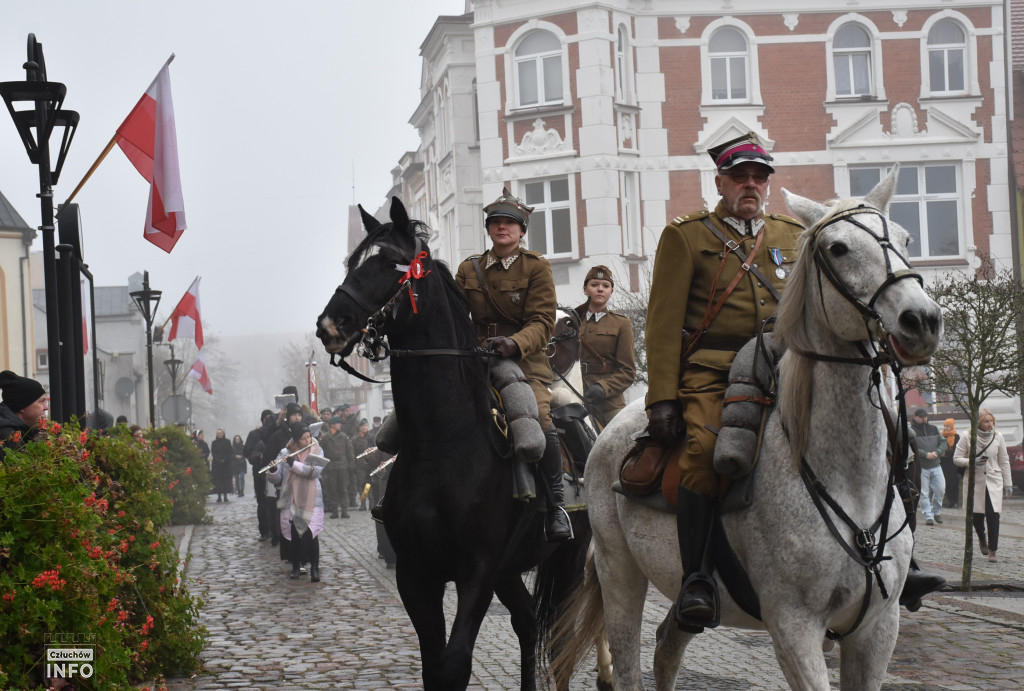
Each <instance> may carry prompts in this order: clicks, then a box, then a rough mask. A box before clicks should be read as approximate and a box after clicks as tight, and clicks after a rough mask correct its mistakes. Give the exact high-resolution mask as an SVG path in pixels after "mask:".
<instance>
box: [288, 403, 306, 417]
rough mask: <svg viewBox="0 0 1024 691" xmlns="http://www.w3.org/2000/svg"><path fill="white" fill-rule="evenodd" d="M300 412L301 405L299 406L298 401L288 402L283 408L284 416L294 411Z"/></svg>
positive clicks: (292, 413)
mask: <svg viewBox="0 0 1024 691" xmlns="http://www.w3.org/2000/svg"><path fill="white" fill-rule="evenodd" d="M301 412H302V406H300V405H299V404H298V403H289V404H288V405H286V406H285V408H284V414H285V416H288V415H294V414H295V413H301Z"/></svg>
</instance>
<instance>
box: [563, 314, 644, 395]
mask: <svg viewBox="0 0 1024 691" xmlns="http://www.w3.org/2000/svg"><path fill="white" fill-rule="evenodd" d="M576 313H577V314H578V315H579V316H580V319H581V322H580V370H581V372H582V374H583V391H584V392H586V390H587V389H589V388H590V387H591V386H593V385H594V384H600V385H601V388H602V389H604V393H605V400H604V401H602V402H601V403H602V404H603V405H604V407H607V408H615V409H618V408H622V407H623V406H625V405H626V399H625V398H624V397H623V395H622V392H623V391H625V390H626V389H628V388H629V387H630V386H632V384H633V380H634V379H635V378H636V356H635V354H634V352H633V324H632V323H631V322H630V321H629V318H627V317H625V316H623V315H621V314H618V313H616V312H611V311H606V312H605V315H604V316H603V317H601V319H600V321H594V320H593V319H591V320H589V321H588V320H587V305H586V303H584V304H582V305H580V306H579V307H577V308H576ZM584 344H585V345H584ZM588 346H589V347H588Z"/></svg>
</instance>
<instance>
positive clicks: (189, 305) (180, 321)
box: [167, 276, 203, 350]
mask: <svg viewBox="0 0 1024 691" xmlns="http://www.w3.org/2000/svg"><path fill="white" fill-rule="evenodd" d="M199 280H200V278H199V276H196V280H194V281H192V285H190V286H189V288H188V290H187V291H185V294H184V295H182V296H181V300H179V301H178V306H177V307H175V308H174V311H173V312H171V316H170V317H169V318H168V321H169V322H171V333H170V335H169V336H168V337H167V340H168V341H173V340H174V339H175V338H191V339H192V340H194V341H195V342H196V350H202V349H203V322H202V320H201V319H200V317H199Z"/></svg>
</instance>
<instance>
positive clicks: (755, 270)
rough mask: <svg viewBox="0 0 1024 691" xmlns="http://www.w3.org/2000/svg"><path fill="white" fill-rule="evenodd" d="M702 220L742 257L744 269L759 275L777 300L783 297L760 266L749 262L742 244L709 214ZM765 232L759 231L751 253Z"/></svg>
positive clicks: (730, 248) (729, 248) (759, 278)
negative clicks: (719, 227) (731, 237)
mask: <svg viewBox="0 0 1024 691" xmlns="http://www.w3.org/2000/svg"><path fill="white" fill-rule="evenodd" d="M700 220H701V221H702V222H703V223H704V225H706V226H707V227H708V230H710V231H711V232H712V233H714V235H715V237H716V238H718V239H719V240H721V241H722V243H723V244H724V245H725V247H726V249H727V250H729V251H731V252H733V253H735V254H736V256H737V257H739V258H740V261H741V262H743V270H744V271H750V273H752V274H754V275H755V276H756V277H757V280H759V281H761V283H762V284H764V287H765V288H767V289H768V292H769V293H771V294H772V297H773V298H775V299H776V300H781V299H782V294H781V293H779V291H777V290H776V289H775V286H774V285H773V284H772V282H771V281H770V280H768V277H767V276H765V275H764V274H763V273H761V270H760V269H759V268H757V267H756V266H754V265H753V264H750V263H748V262H747V255H746V254H745V253H744V252H743V248H742V247H740V245H739V244H738V243H737V242H735V241H734V240H730V239H728V238H727V237H725V235H724V234H722V231H720V230H719V229H718V228H716V227H715V224H714V223H712V222H711V221H710V220H709V219H708V217H707V216H705V217H704V218H702V219H700ZM764 232H765V230H764V229H762V230H761V232H760V233H758V238H757V244H755V245H754V247H755V249H754V252H752V253H751V254H753V253H756V252H757V249H756V248H757V247H758V246H759V245H760V241H761V239H762V238H763V235H764Z"/></svg>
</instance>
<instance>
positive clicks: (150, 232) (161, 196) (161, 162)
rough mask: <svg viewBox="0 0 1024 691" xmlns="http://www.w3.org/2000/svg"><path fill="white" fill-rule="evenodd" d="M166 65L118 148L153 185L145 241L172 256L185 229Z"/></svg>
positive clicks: (124, 128)
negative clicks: (172, 251) (172, 250)
mask: <svg viewBox="0 0 1024 691" xmlns="http://www.w3.org/2000/svg"><path fill="white" fill-rule="evenodd" d="M173 59H174V56H173V55H171V57H170V59H168V60H167V62H166V63H165V64H164V66H163V69H161V70H160V73H159V74H157V76H156V79H154V80H153V83H152V84H150V85H149V88H148V89H146V93H145V94H143V95H142V98H140V99H139V102H138V103H136V104H135V107H134V108H133V109H132V112H131V113H129V114H128V117H127V118H125V119H124V122H122V123H121V126H120V127H118V128H117V145H118V146H119V147H121V150H122V151H124V153H125V155H126V156H127V157H128V160H129V161H131V162H132V165H134V166H135V169H136V170H138V171H139V173H140V174H141V175H142V177H144V178H146V181H147V182H149V183H150V190H149V206H148V208H147V209H146V224H145V230H144V232H143V237H145V238H146V239H147V240H149V241H150V242H151V243H153V244H154V245H156V246H157V247H159V248H160V249H162V250H163V251H164V252H168V253H170V251H171V249H173V248H174V245H175V243H177V242H178V238H180V237H181V234H182V232H184V230H185V201H184V198H183V196H182V193H181V170H180V168H179V166H178V135H177V133H176V131H175V128H174V104H173V102H172V101H171V73H170V71H169V69H168V68H169V66H170V64H171V60H173Z"/></svg>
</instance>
